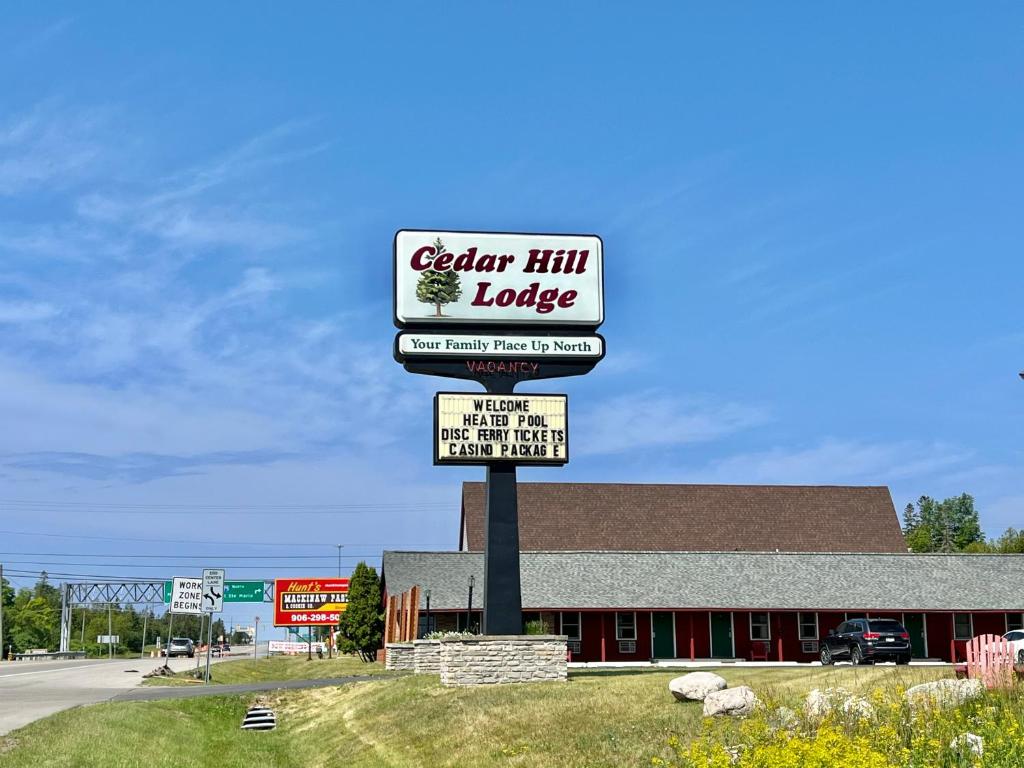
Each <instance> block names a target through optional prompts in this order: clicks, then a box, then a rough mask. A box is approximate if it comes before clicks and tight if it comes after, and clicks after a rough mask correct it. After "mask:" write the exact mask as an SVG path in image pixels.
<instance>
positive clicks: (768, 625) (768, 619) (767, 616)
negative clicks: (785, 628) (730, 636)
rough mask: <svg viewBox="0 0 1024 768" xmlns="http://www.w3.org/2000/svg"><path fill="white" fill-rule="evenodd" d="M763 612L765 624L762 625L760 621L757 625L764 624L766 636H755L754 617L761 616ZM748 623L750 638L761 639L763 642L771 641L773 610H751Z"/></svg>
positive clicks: (753, 639)
mask: <svg viewBox="0 0 1024 768" xmlns="http://www.w3.org/2000/svg"><path fill="white" fill-rule="evenodd" d="M762 614H764V624H763V625H762V624H761V622H758V623H757V626H759V627H760V626H764V628H765V636H764V637H754V617H755V616H760V615H762ZM747 625H748V626H747V629H748V632H749V633H750V639H751V640H752V641H761V642H769V641H771V639H772V614H771V611H751V612H750V620H749V621H748V622H747Z"/></svg>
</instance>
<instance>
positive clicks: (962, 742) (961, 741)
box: [949, 733, 985, 757]
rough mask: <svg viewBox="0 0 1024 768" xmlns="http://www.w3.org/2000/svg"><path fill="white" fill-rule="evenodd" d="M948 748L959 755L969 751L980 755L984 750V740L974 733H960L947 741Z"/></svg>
mask: <svg viewBox="0 0 1024 768" xmlns="http://www.w3.org/2000/svg"><path fill="white" fill-rule="evenodd" d="M949 748H950V749H952V750H953V751H954V752H956V753H957V754H959V755H962V754H965V753H970V754H972V755H975V756H977V757H981V756H982V754H984V752H985V740H984V739H982V738H981V736H978V735H977V734H974V733H962V734H960V735H959V736H957V737H956V738H955V739H953V740H952V741H951V742H949Z"/></svg>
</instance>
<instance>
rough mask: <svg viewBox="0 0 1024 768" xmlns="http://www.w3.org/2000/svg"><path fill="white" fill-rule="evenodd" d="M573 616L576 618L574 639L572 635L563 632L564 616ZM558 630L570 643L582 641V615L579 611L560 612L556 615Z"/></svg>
mask: <svg viewBox="0 0 1024 768" xmlns="http://www.w3.org/2000/svg"><path fill="white" fill-rule="evenodd" d="M573 615H575V616H576V635H575V637H574V636H573V635H569V634H566V631H565V617H566V616H573ZM558 629H559V631H560V632H561V633H562V634H563V635H565V636H566V638H567V639H568V640H570V641H572V640H576V641H579V640H582V639H583V613H582V612H581V611H560V612H559V613H558Z"/></svg>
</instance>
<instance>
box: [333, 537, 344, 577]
mask: <svg viewBox="0 0 1024 768" xmlns="http://www.w3.org/2000/svg"><path fill="white" fill-rule="evenodd" d="M335 546H337V547H338V578H339V579H340V578H341V548H342V547H343V546H344V545H343V544H337V545H335Z"/></svg>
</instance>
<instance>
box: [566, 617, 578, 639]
mask: <svg viewBox="0 0 1024 768" xmlns="http://www.w3.org/2000/svg"><path fill="white" fill-rule="evenodd" d="M562 634H563V635H565V636H566V637H567V638H568V639H569V640H579V639H580V614H579V611H575V612H573V613H565V612H563V613H562Z"/></svg>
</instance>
